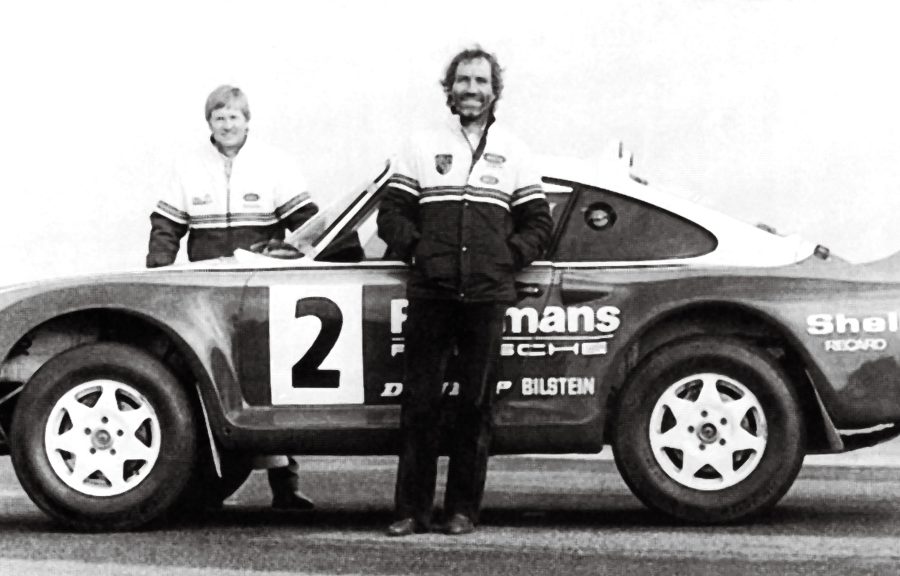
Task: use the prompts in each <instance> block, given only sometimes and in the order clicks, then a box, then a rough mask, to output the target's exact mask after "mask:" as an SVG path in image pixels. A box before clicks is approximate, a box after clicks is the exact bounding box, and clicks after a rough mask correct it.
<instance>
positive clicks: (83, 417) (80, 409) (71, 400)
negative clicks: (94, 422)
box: [56, 396, 92, 428]
mask: <svg viewBox="0 0 900 576" xmlns="http://www.w3.org/2000/svg"><path fill="white" fill-rule="evenodd" d="M56 408H57V411H64V412H65V413H66V414H68V415H69V420H71V421H72V426H73V427H74V428H84V426H85V425H87V424H89V419H90V414H91V410H92V409H91V408H90V407H89V406H85V405H84V404H82V403H81V402H79V401H78V400H77V399H76V398H75V397H74V396H66V397H64V398H62V399H61V400H60V401H59V402H58V403H57V405H56Z"/></svg>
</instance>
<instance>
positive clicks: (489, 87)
mask: <svg viewBox="0 0 900 576" xmlns="http://www.w3.org/2000/svg"><path fill="white" fill-rule="evenodd" d="M450 97H451V98H452V100H453V106H454V107H455V108H456V112H457V114H459V119H460V120H461V121H462V122H463V123H467V122H477V121H483V120H484V119H485V118H487V114H488V111H489V110H490V109H491V105H492V104H493V103H494V100H496V96H495V95H494V84H493V82H492V81H491V63H490V62H488V61H487V59H485V58H475V59H474V60H463V61H462V62H460V63H459V66H457V67H456V77H455V79H454V80H453V86H452V87H451V88H450Z"/></svg>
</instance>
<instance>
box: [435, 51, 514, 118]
mask: <svg viewBox="0 0 900 576" xmlns="http://www.w3.org/2000/svg"><path fill="white" fill-rule="evenodd" d="M478 58H484V59H485V60H487V61H488V63H490V65H491V85H492V86H493V88H494V104H492V105H491V107H492V108H493V106H496V105H497V100H499V99H500V95H501V94H502V93H503V68H501V67H500V62H498V61H497V56H495V55H494V54H492V53H490V52H488V51H487V50H485V49H484V48H482V47H481V46H478V45H475V46H474V47H472V48H466V49H465V50H463V51H462V52H460V53H459V54H457V55H456V56H454V57H453V60H451V61H450V64H448V65H447V69H446V70H445V71H444V78H443V79H442V80H441V86H442V87H443V88H444V94H445V95H446V96H447V106H449V107H450V111H451V112H453V113H454V114H455V113H456V110H455V108H454V106H453V96H452V95H451V91H452V89H453V82H454V81H455V80H456V69H457V68H459V65H460V63H462V62H469V61H471V60H477V59H478Z"/></svg>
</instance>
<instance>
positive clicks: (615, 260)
mask: <svg viewBox="0 0 900 576" xmlns="http://www.w3.org/2000/svg"><path fill="white" fill-rule="evenodd" d="M579 170H580V171H579ZM390 173H391V166H390V164H389V165H388V166H387V167H386V169H385V171H384V172H383V173H382V174H381V175H380V176H379V177H378V178H376V179H375V180H374V181H373V182H372V183H371V184H369V185H368V186H366V187H365V189H364V190H363V191H362V192H360V193H359V194H357V195H356V196H354V197H353V198H352V199H351V201H350V202H349V203H346V204H345V205H342V206H340V210H339V212H338V213H337V215H336V216H334V217H333V218H332V220H331V223H330V225H328V226H327V227H325V226H324V224H323V221H324V220H325V219H326V218H329V215H327V214H323V215H322V216H321V217H320V218H317V219H314V221H312V222H310V223H309V224H308V225H307V226H305V227H304V229H303V230H301V231H300V233H298V234H297V235H296V236H295V237H293V238H291V239H290V240H291V241H293V242H294V243H296V244H298V245H299V247H300V250H301V252H302V253H303V255H302V257H300V258H296V259H286V260H282V259H274V258H269V257H266V256H262V255H259V254H253V253H249V252H239V253H238V254H236V255H235V256H234V257H230V258H222V259H219V260H214V261H206V262H198V263H193V264H186V265H177V266H172V267H168V268H163V269H155V270H141V271H133V272H123V273H118V274H110V275H103V276H92V277H84V278H75V279H65V280H59V281H53V282H44V283H39V284H31V285H25V286H18V287H12V288H7V289H4V290H3V291H0V327H2V330H0V358H3V359H4V363H3V365H2V369H0V432H2V433H0V441H2V446H3V448H4V449H6V450H8V451H9V452H10V453H11V455H12V459H13V465H14V467H15V470H16V473H17V475H18V476H19V479H20V481H21V482H22V485H23V487H24V488H25V490H26V491H27V492H28V494H29V496H30V497H31V498H32V499H33V500H34V501H35V502H36V503H37V504H38V505H39V506H40V507H41V508H42V509H43V510H45V511H46V512H47V513H49V514H50V515H52V516H53V517H55V518H56V519H58V520H60V521H61V522H63V523H64V524H66V525H68V526H71V527H74V528H77V529H107V530H108V529H127V528H134V527H137V526H142V525H144V524H146V523H148V522H151V521H153V520H155V519H157V518H159V517H162V516H164V515H165V513H166V512H167V511H169V510H171V509H173V508H175V507H178V504H179V502H186V501H197V500H198V499H202V500H204V501H208V500H210V499H212V500H219V501H220V500H221V499H222V498H224V497H226V496H227V495H228V494H229V493H230V492H231V491H233V490H234V489H236V487H237V486H238V485H239V484H240V482H241V481H242V480H243V479H244V478H246V475H247V474H248V473H249V470H250V468H249V464H248V460H247V458H246V457H247V456H248V455H253V454H263V453H271V454H284V453H290V454H300V455H302V454H333V455H371V454H394V453H396V442H397V430H398V427H399V403H400V398H401V396H402V394H403V355H404V339H403V324H404V320H405V311H406V306H407V301H406V298H405V289H404V286H405V279H406V275H407V267H406V265H405V264H404V263H402V262H400V261H397V260H391V259H390V258H389V256H388V255H387V251H386V247H385V245H384V243H383V242H381V240H380V239H379V238H378V236H377V233H376V226H375V217H376V214H377V210H378V204H379V199H380V196H381V194H382V192H383V189H384V188H383V185H384V183H385V181H386V179H387V177H388V176H389V175H390ZM547 174H550V176H548V177H546V178H545V184H546V187H547V193H548V198H549V200H550V203H551V208H552V214H553V218H554V221H555V232H554V238H553V243H552V247H551V248H550V250H549V251H548V252H547V254H546V256H545V258H544V259H542V260H541V261H538V262H535V263H534V264H533V265H532V266H530V267H529V268H527V269H526V270H524V271H522V272H521V273H520V275H519V277H518V279H517V285H516V286H517V290H518V294H519V300H518V301H517V302H516V303H515V304H514V305H512V306H510V307H509V309H508V311H507V316H506V327H505V333H504V338H503V343H502V349H501V368H500V377H499V379H498V382H497V383H496V388H495V392H496V395H497V401H496V403H495V413H494V419H495V438H494V444H493V452H494V453H496V454H501V453H503V454H515V453H597V452H599V451H600V450H601V449H603V447H604V445H607V444H611V445H612V446H613V450H614V454H615V458H616V463H617V465H618V467H619V470H620V471H621V473H622V475H623V477H624V478H625V480H626V482H627V483H628V485H629V486H630V487H631V489H632V490H633V491H634V493H635V494H636V495H637V496H638V497H639V498H640V499H641V500H642V501H643V502H644V503H646V504H647V505H648V506H650V507H652V508H655V509H658V510H660V511H662V512H665V513H668V514H671V515H674V516H677V517H680V518H683V519H687V520H689V521H694V522H727V521H733V520H736V519H739V518H743V517H745V516H747V515H750V514H754V513H757V512H760V511H762V510H765V509H766V508H768V507H770V506H772V505H774V504H775V503H776V502H777V501H778V499H779V498H780V497H781V496H782V495H783V494H784V493H785V492H786V491H787V490H788V488H789V487H790V485H791V483H792V482H793V480H794V478H795V477H796V474H797V472H798V471H799V468H800V466H801V464H802V459H803V456H804V455H805V454H806V453H809V452H841V451H845V450H849V449H855V448H858V447H861V446H864V445H869V444H872V443H875V442H878V441H880V440H884V439H887V438H890V437H892V436H894V435H896V429H897V423H898V422H900V367H898V364H897V358H898V350H900V308H898V306H897V302H900V261H898V259H897V258H888V259H885V260H883V261H881V262H876V263H872V264H867V265H851V264H848V263H846V262H843V261H841V260H840V259H838V258H836V257H834V256H831V255H829V254H828V251H827V250H825V249H824V248H822V247H821V246H816V245H814V244H812V243H809V242H806V241H804V240H802V239H799V238H796V237H783V236H779V235H777V234H773V233H770V232H768V231H765V230H762V229H760V228H758V227H755V226H751V225H748V224H745V223H742V222H739V221H737V220H734V219H731V218H729V217H727V216H725V215H722V214H719V213H717V212H714V211H711V210H708V209H705V208H702V207H700V206H697V205H695V204H692V203H690V202H687V201H685V200H682V199H679V198H678V197H675V196H670V195H667V194H665V193H662V192H660V191H658V190H656V189H654V188H653V187H651V186H649V185H647V184H646V183H644V182H642V181H640V179H638V178H634V177H632V176H631V175H630V174H629V170H628V169H627V167H625V168H623V167H621V166H615V167H613V168H611V169H610V168H608V167H607V168H606V169H596V170H595V169H594V168H590V169H587V170H585V169H583V167H582V168H579V169H578V170H576V169H567V168H561V169H559V170H557V171H548V172H547ZM311 231H316V232H315V233H312V232H311ZM307 237H308V239H307ZM459 385H460V383H459V382H458V380H457V379H456V377H455V372H454V370H453V366H452V360H451V366H450V370H449V372H448V377H447V382H445V399H446V404H447V413H446V414H445V416H446V418H447V419H448V421H450V420H452V411H453V398H454V396H455V395H456V394H457V393H458V389H459ZM198 495H202V498H200V497H199V496H198Z"/></svg>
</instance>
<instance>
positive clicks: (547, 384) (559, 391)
mask: <svg viewBox="0 0 900 576" xmlns="http://www.w3.org/2000/svg"><path fill="white" fill-rule="evenodd" d="M512 389H513V381H512V380H500V381H498V382H497V387H496V391H497V395H498V396H501V395H503V394H506V393H507V392H509V391H510V390H512ZM519 389H520V390H521V391H522V396H545V397H556V396H593V395H594V394H595V393H596V390H597V385H596V380H595V379H594V377H592V376H590V377H584V376H554V377H549V378H522V379H521V380H520V382H519ZM442 393H443V394H444V396H459V382H456V381H453V382H444V385H443V388H442ZM401 394H403V382H385V383H384V388H383V390H382V392H381V397H382V398H398V397H399V396H400V395H401Z"/></svg>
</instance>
